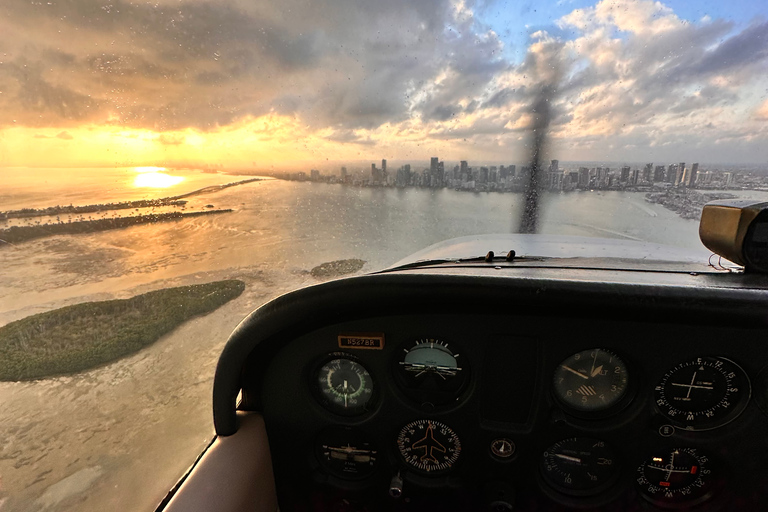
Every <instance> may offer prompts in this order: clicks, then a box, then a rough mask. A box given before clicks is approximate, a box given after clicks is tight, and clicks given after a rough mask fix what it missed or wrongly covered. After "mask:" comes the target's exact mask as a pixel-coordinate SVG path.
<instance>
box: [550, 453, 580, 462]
mask: <svg viewBox="0 0 768 512" xmlns="http://www.w3.org/2000/svg"><path fill="white" fill-rule="evenodd" d="M555 457H557V458H558V459H563V460H567V461H570V462H575V463H576V464H581V459H579V458H578V457H571V456H570V455H563V454H562V453H556V454H555Z"/></svg>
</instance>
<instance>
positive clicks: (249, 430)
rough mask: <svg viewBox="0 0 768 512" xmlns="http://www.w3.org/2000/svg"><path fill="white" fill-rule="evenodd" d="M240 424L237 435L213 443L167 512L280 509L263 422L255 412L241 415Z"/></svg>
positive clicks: (265, 510)
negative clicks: (278, 507)
mask: <svg viewBox="0 0 768 512" xmlns="http://www.w3.org/2000/svg"><path fill="white" fill-rule="evenodd" d="M238 422H239V425H240V427H239V429H238V431H237V433H236V434H234V435H232V436H229V437H219V438H218V439H216V441H214V443H213V445H212V446H211V447H210V448H209V449H208V451H207V452H206V453H205V455H203V457H202V458H201V459H200V461H199V462H198V463H197V465H196V466H195V467H194V469H193V470H192V472H191V473H190V475H189V477H187V479H186V481H185V482H184V483H183V484H182V486H181V488H180V489H179V490H178V492H177V493H176V495H175V496H174V497H173V499H172V500H171V501H170V503H169V504H168V506H167V507H166V508H165V512H190V511H192V512H198V511H200V512H203V511H206V512H208V511H216V512H236V511H237V512H241V511H249V512H274V511H276V510H277V496H276V495H275V479H274V476H273V474H272V458H271V457H270V453H269V444H268V443H267V431H266V429H265V427H264V419H263V418H262V417H261V415H259V414H255V413H247V414H246V413H238Z"/></svg>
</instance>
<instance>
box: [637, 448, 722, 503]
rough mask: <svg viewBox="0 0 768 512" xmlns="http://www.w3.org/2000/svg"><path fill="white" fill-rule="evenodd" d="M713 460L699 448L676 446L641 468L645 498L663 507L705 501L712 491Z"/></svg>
mask: <svg viewBox="0 0 768 512" xmlns="http://www.w3.org/2000/svg"><path fill="white" fill-rule="evenodd" d="M709 463H710V461H709V459H708V458H707V457H706V456H705V455H702V454H701V453H699V452H698V451H697V450H696V449H695V448H673V449H670V450H669V451H667V452H663V453H662V452H660V453H659V454H658V455H656V456H654V457H652V458H650V459H648V460H647V461H645V462H644V463H643V464H642V465H641V466H640V467H639V468H638V469H637V473H638V475H637V484H638V486H639V490H640V494H642V495H643V497H644V498H645V499H647V500H648V501H650V502H652V503H654V504H655V505H658V506H660V507H668V508H681V507H688V506H691V505H695V504H697V503H701V502H702V501H704V500H706V499H707V498H709V497H710V496H711V494H712V473H711V470H710V467H709Z"/></svg>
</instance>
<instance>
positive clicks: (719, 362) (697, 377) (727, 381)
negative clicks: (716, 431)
mask: <svg viewBox="0 0 768 512" xmlns="http://www.w3.org/2000/svg"><path fill="white" fill-rule="evenodd" d="M750 394H751V390H750V385H749V378H748V377H747V374H746V373H744V370H742V369H741V368H740V367H739V365H737V364H736V363H734V362H733V361H731V360H729V359H725V358H722V357H699V358H696V359H693V360H691V361H686V362H684V363H681V364H679V365H677V366H675V367H674V368H672V370H670V371H668V372H667V374H666V375H664V378H663V379H661V382H659V384H658V385H657V386H656V388H655V399H656V406H657V407H658V409H659V411H660V412H661V414H663V415H664V416H666V417H667V418H668V419H669V420H670V421H671V422H672V423H673V424H674V425H676V426H678V427H682V428H684V429H686V430H709V429H713V428H717V427H721V426H723V425H725V424H726V423H729V422H731V421H733V420H734V419H735V418H736V417H737V416H738V415H739V414H741V413H742V411H743V410H744V408H745V407H746V406H747V402H749V396H750Z"/></svg>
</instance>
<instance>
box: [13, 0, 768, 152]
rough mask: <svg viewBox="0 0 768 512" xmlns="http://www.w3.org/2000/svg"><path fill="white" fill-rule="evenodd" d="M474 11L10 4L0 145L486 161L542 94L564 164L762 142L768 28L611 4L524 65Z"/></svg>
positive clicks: (328, 5)
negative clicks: (210, 148) (124, 135)
mask: <svg viewBox="0 0 768 512" xmlns="http://www.w3.org/2000/svg"><path fill="white" fill-rule="evenodd" d="M474 7H475V4H474V3H473V2H472V1H463V2H461V1H455V0H421V1H418V2H413V1H410V0H392V1H390V2H379V1H377V0H316V1H313V2H305V1H304V0H282V1H280V2H244V1H237V0H232V1H227V2H224V1H213V0H158V1H156V2H152V3H123V2H117V3H113V4H104V2H100V1H97V0H78V1H77V2H51V3H50V4H49V3H47V2H42V3H40V2H28V1H25V0H6V1H5V3H4V16H3V17H2V18H0V34H1V35H0V47H1V48H2V51H3V53H4V54H6V56H4V57H3V63H2V64H1V65H0V69H2V71H3V72H2V73H0V91H2V94H0V114H1V115H0V129H1V128H2V127H3V124H5V125H6V126H11V125H14V126H28V127H34V128H49V129H51V130H57V131H59V132H62V131H63V132H65V133H78V132H75V131H74V130H75V129H76V127H78V126H83V125H93V126H113V127H114V126H117V127H125V128H126V129H128V128H135V129H145V130H151V131H153V132H155V133H157V135H156V136H154V137H153V138H152V139H151V140H152V141H153V142H154V143H156V144H157V145H160V146H165V147H167V148H170V147H179V148H183V147H185V144H186V142H185V141H186V138H185V136H184V135H179V134H184V133H187V131H185V130H187V129H192V130H197V131H199V132H201V133H214V132H217V131H218V130H221V129H226V127H229V126H242V125H243V124H242V123H243V122H244V121H247V120H252V121H253V122H254V123H256V124H263V126H264V128H263V130H261V131H259V133H258V138H259V140H261V141H267V140H270V141H279V142H280V143H284V144H289V143H293V144H296V145H300V144H302V143H303V142H302V141H303V138H304V137H308V136H310V135H312V134H315V135H317V136H318V137H319V138H321V139H323V140H324V141H327V142H328V143H338V144H347V145H350V146H351V145H360V146H374V145H378V146H380V147H386V148H396V147H397V146H398V145H400V146H402V147H409V148H411V147H418V145H419V144H422V143H428V141H451V140H454V141H457V143H463V142H464V141H465V139H466V141H467V145H468V146H467V147H469V146H471V147H472V148H474V150H476V151H479V152H484V153H483V154H485V155H488V156H489V157H493V156H494V155H502V154H509V152H510V151H513V150H514V149H515V148H518V149H521V148H522V149H523V150H524V146H523V142H521V137H523V135H524V133H525V132H526V131H528V130H530V129H531V127H532V126H533V125H534V121H535V116H534V114H532V113H531V109H532V105H533V104H534V102H535V100H536V98H537V96H538V94H539V91H540V90H541V88H542V87H544V86H547V84H549V85H551V86H552V87H554V89H555V91H556V94H555V95H554V96H552V98H551V102H550V103H549V104H548V108H549V110H550V113H551V116H550V117H551V125H550V126H551V131H552V137H553V141H554V142H553V147H554V150H561V151H564V152H567V151H573V152H574V155H583V156H588V152H590V151H591V152H593V153H595V154H599V155H601V157H605V156H606V155H608V154H609V153H611V152H612V151H613V152H616V151H618V150H617V149H614V148H628V149H625V151H635V152H638V153H639V152H641V151H648V150H649V148H657V149H655V151H661V150H660V149H658V148H669V152H670V153H672V152H673V151H674V150H680V149H685V148H692V147H698V146H703V147H706V146H707V145H709V146H713V145H714V144H715V143H716V142H717V141H719V142H717V143H719V144H725V141H727V140H731V141H740V142H739V144H744V145H747V146H748V145H749V144H753V145H754V147H755V148H758V147H760V146H759V144H758V142H755V141H760V140H762V141H763V143H766V142H768V140H766V138H768V134H767V133H766V132H765V128H764V127H765V123H764V122H762V121H763V120H764V118H765V113H766V109H767V108H768V107H766V106H765V102H764V101H763V99H764V96H762V97H761V96H760V94H764V93H763V92H762V90H764V86H762V89H761V85H760V84H761V83H763V84H764V83H765V82H766V81H768V80H766V79H767V78H768V76H767V75H768V38H766V37H765V34H766V33H768V23H766V22H765V21H761V20H756V21H754V22H753V23H751V24H749V25H747V26H736V25H735V24H734V22H732V21H728V20H724V19H722V18H718V17H716V16H713V17H712V18H711V19H710V17H705V18H702V19H701V20H698V21H690V20H686V19H683V18H682V17H680V15H679V14H678V13H676V12H674V11H673V9H671V8H670V7H668V6H666V5H664V4H663V3H661V2H653V1H646V0H618V1H608V0H602V1H599V2H597V3H596V4H595V5H593V6H590V7H586V8H583V9H575V10H572V11H571V12H569V13H567V14H566V15H565V16H563V17H562V18H560V19H559V20H557V21H556V26H555V27H550V28H549V29H547V30H543V29H537V30H536V31H535V32H533V33H531V34H530V39H529V42H528V46H527V48H525V49H524V51H523V52H522V58H521V59H515V60H512V57H511V56H510V55H511V54H510V53H509V52H508V50H509V48H508V47H507V45H506V44H505V41H504V37H503V36H500V35H499V34H497V33H496V32H495V31H494V29H493V27H492V26H491V25H489V24H488V23H485V22H483V20H482V19H481V17H480V16H478V15H477V14H476V13H475V9H474ZM525 9H535V5H534V4H530V5H528V6H524V7H523V10H525ZM761 101H762V103H761ZM272 118H279V119H282V120H291V121H290V123H293V125H291V126H293V128H292V130H282V129H281V130H279V131H274V132H273V131H271V129H270V121H269V120H270V119H272ZM286 123H288V121H285V122H284V123H283V126H287V124H286ZM707 125H711V126H714V127H716V128H713V129H708V130H704V131H703V127H705V126H707ZM34 137H36V138H45V137H49V136H47V135H39V136H38V135H34ZM78 140H80V136H79V133H78ZM734 147H735V146H734ZM744 147H746V146H741V149H742V150H743V149H744ZM632 148H636V149H632ZM392 151H395V149H392ZM404 151H405V150H404ZM664 151H666V149H665V150H664ZM752 151H753V154H757V153H756V150H755V149H753V150H752ZM505 152H506V153H505ZM660 154H661V153H660ZM663 154H664V155H666V154H667V153H663ZM618 156H619V157H621V158H623V156H621V155H618ZM561 158H563V159H566V158H571V156H569V155H567V154H564V155H562V156H561Z"/></svg>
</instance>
